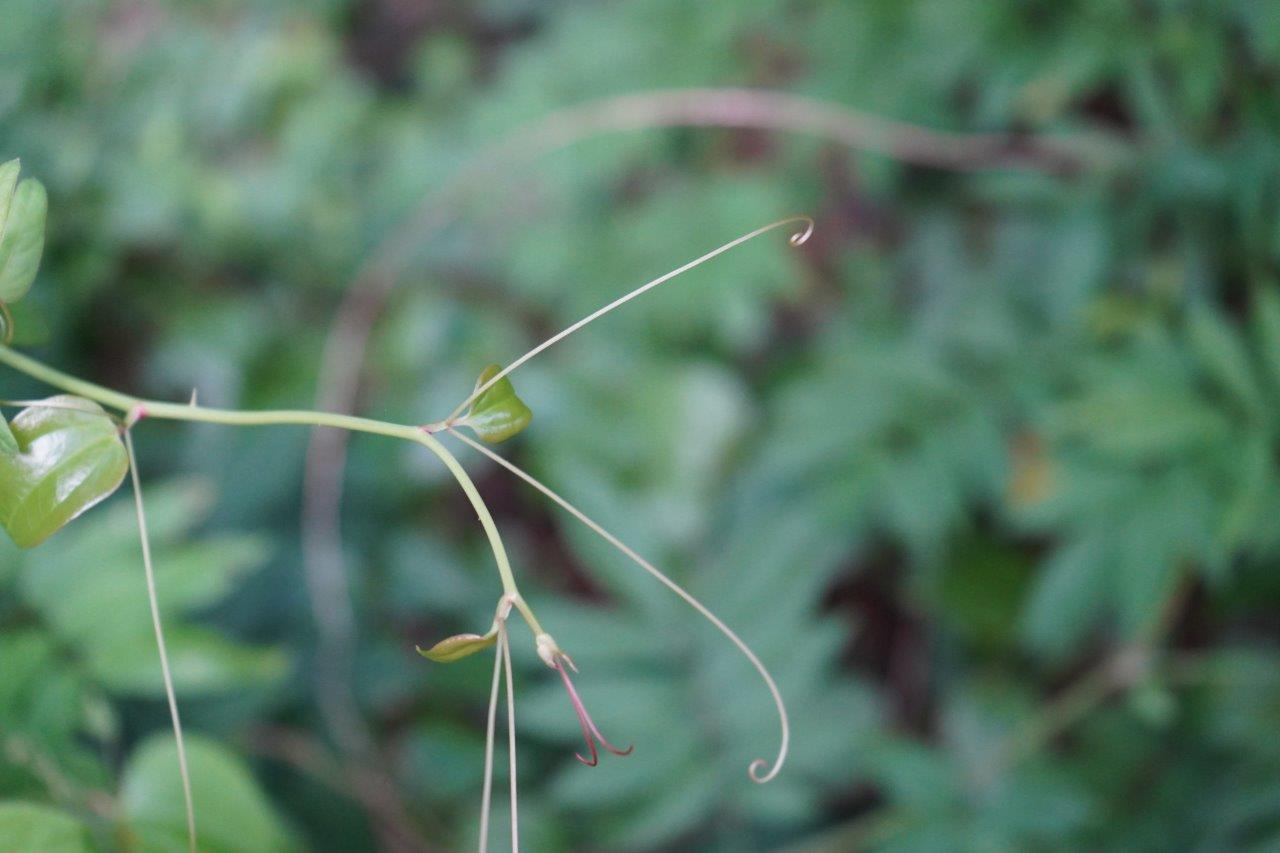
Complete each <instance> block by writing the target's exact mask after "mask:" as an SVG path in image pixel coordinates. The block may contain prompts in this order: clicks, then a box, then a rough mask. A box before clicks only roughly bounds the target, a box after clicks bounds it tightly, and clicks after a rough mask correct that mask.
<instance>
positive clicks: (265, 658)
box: [18, 480, 287, 696]
mask: <svg viewBox="0 0 1280 853" xmlns="http://www.w3.org/2000/svg"><path fill="white" fill-rule="evenodd" d="M213 501H214V494H213V492H212V490H211V489H210V488H209V485H208V484H207V483H205V482H203V481H199V480H187V481H176V482H167V483H158V484H156V485H155V486H154V487H151V488H148V490H147V502H148V505H149V506H148V509H150V510H151V512H150V513H149V515H150V518H149V519H148V520H149V522H150V524H149V527H150V533H151V545H152V553H153V554H154V557H155V572H156V587H157V593H158V596H159V605H160V613H161V615H162V616H163V618H164V620H165V624H166V626H167V633H168V639H169V658H170V664H171V666H172V668H173V677H174V681H175V682H176V683H177V685H178V688H179V690H180V692H182V693H183V694H189V695H194V694H197V693H202V694H208V693H216V692H222V691H229V690H240V691H241V692H242V693H243V692H244V691H246V690H248V689H249V688H252V687H255V686H258V685H261V684H265V683H268V682H270V681H273V680H275V679H276V678H278V677H279V676H280V675H281V674H282V673H283V671H284V670H285V669H286V667H287V660H286V659H285V657H284V652H283V650H282V649H280V648H275V647H270V646H265V647H264V646H256V645H247V644H245V643H242V642H240V641H238V640H235V639H233V638H232V637H229V636H226V635H223V634H220V633H214V632H213V631H211V630H209V629H207V628H203V627H198V626H196V625H193V624H191V622H190V616H189V614H190V613H191V611H193V610H197V609H206V608H208V607H210V606H213V605H216V604H217V603H218V602H220V601H223V600H224V599H225V598H226V597H227V595H229V594H230V593H232V592H233V591H234V590H235V589H236V588H237V586H238V585H239V584H240V583H241V582H242V581H243V580H244V578H245V577H246V576H247V575H248V574H249V573H250V572H252V571H254V570H256V569H257V568H259V567H260V566H261V565H262V564H263V562H265V561H266V559H267V557H268V556H269V554H270V548H269V542H268V541H267V540H265V539H263V538H262V537H259V536H249V535H243V534H222V535H216V534H204V535H201V536H199V537H198V538H196V539H192V538H191V537H190V531H191V529H192V528H193V527H195V526H196V525H198V524H199V523H200V522H201V521H203V520H204V519H205V518H207V516H208V514H209V511H210V509H211V508H212V506H213ZM86 566H92V571H85V567H86ZM18 578H19V582H18V591H19V593H20V596H21V600H22V601H23V602H24V603H25V604H26V605H28V606H29V607H31V608H32V609H33V610H34V611H35V612H37V613H39V614H40V617H41V620H42V623H43V624H45V625H47V626H49V627H51V628H52V629H54V630H55V631H56V632H57V635H58V638H59V640H60V641H61V642H62V643H63V644H64V645H65V646H68V647H74V648H78V649H83V650H84V651H83V652H82V654H81V655H79V656H78V661H79V662H80V664H81V665H82V666H83V668H84V671H85V672H86V673H87V674H88V675H89V676H91V677H92V678H93V679H94V681H95V682H97V683H98V684H100V685H102V686H103V687H105V688H107V689H108V690H110V691H112V692H113V693H120V694H127V695H146V696H151V695H154V696H163V692H164V691H163V684H162V682H161V679H160V669H159V667H158V666H157V665H156V648H155V638H154V636H153V634H152V628H151V615H150V608H149V606H148V604H147V597H146V595H145V594H144V587H143V586H142V566H141V555H140V553H139V544H138V522H137V518H136V516H135V514H134V509H133V506H132V503H131V502H130V501H117V502H115V503H114V504H113V505H112V506H110V507H106V508H104V509H103V510H102V511H100V512H96V513H94V514H93V516H92V517H90V518H85V519H82V520H81V521H79V522H77V523H76V525H75V526H74V527H73V528H72V529H70V530H68V531H66V532H65V533H63V534H62V535H60V536H58V537H56V538H55V539H53V540H52V541H50V542H49V543H48V544H46V545H45V546H44V547H42V548H41V549H40V551H39V553H38V556H37V557H34V558H33V559H30V560H28V561H27V562H26V564H25V565H24V566H23V567H22V570H21V572H20V573H19V575H18Z"/></svg>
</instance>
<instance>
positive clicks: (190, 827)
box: [122, 429, 196, 853]
mask: <svg viewBox="0 0 1280 853" xmlns="http://www.w3.org/2000/svg"><path fill="white" fill-rule="evenodd" d="M122 432H123V434H124V449H125V453H126V454H127V455H128V457H129V476H130V477H131V479H132V481H133V499H134V506H135V508H136V509H137V512H138V535H139V538H140V539H141V540H142V569H143V573H144V574H145V575H146V578H147V601H148V602H149V603H150V604H151V625H152V627H153V628H154V629H155V634H156V647H157V648H158V649H159V650H160V674H161V675H162V676H163V677H164V693H165V696H166V697H167V698H168V700H169V719H170V720H171V721H172V723H173V739H174V741H175V742H176V743H177V746H178V773H179V775H181V776H182V800H183V804H184V805H185V807H186V810H187V846H188V847H189V848H190V850H191V853H196V809H195V804H194V802H193V800H192V798H191V773H190V771H189V770H188V768H187V747H186V743H185V741H184V740H183V737H182V718H181V717H180V716H179V715H178V697H177V694H176V693H175V692H174V689H173V673H172V672H171V671H170V669H169V652H168V649H167V647H166V646H165V642H164V626H163V625H162V624H161V621H160V599H159V596H157V595H156V573H155V569H154V567H153V566H152V562H151V539H150V536H148V534H147V513H146V510H145V509H144V508H143V506H142V483H141V481H140V478H139V476H138V457H137V455H136V454H135V453H134V452H133V436H132V435H131V434H130V432H129V430H127V429H125V430H123V431H122Z"/></svg>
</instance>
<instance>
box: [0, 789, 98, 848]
mask: <svg viewBox="0 0 1280 853" xmlns="http://www.w3.org/2000/svg"><path fill="white" fill-rule="evenodd" d="M0 842H3V847H4V850H5V851H6V853H49V851H58V853H80V851H85V853H88V851H89V850H90V849H91V848H90V847H89V839H88V836H87V833H86V832H85V826H84V824H82V823H81V822H80V821H78V820H76V819H75V818H74V817H72V816H71V815H69V814H67V813H65V812H63V811H60V810H58V809H54V808H50V807H49V806H45V805H41V804H39V803H27V802H22V801H20V800H11V801H8V802H0Z"/></svg>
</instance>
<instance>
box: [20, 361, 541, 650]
mask: <svg viewBox="0 0 1280 853" xmlns="http://www.w3.org/2000/svg"><path fill="white" fill-rule="evenodd" d="M0 364H4V365H7V366H9V367H11V368H13V369H14V370H16V371H18V372H19V373H24V374H26V375H27V376H30V377H31V378H32V379H36V380H39V381H40V382H43V383H45V384H46V385H50V386H52V387H54V388H58V389H60V390H62V391H66V392H68V393H70V394H75V395H77V396H79V397H85V398H86V399H89V400H93V401H94V402H96V403H99V404H101V405H103V406H106V407H108V408H112V409H116V410H118V411H120V412H122V413H123V414H125V416H126V418H127V419H128V420H129V421H133V420H139V419H142V418H159V419H161V420H171V421H192V422H200V423H211V424H222V425H224V426H275V425H281V424H296V425H299V426H312V427H333V428H335V429H343V430H348V431H350V432H363V433H369V434H372V435H383V436H387V437H388V438H398V439H402V440H404V441H412V442H414V443H416V444H421V445H422V446H424V447H426V448H427V449H428V450H430V451H431V452H432V453H434V454H435V455H436V456H437V457H439V459H440V461H441V462H443V463H444V464H445V467H446V468H448V469H449V473H451V474H453V476H454V479H456V480H457V481H458V485H460V486H461V487H462V490H463V491H464V492H465V493H466V495H467V498H468V500H470V501H471V506H472V507H473V508H474V509H475V511H476V515H477V516H478V517H479V519H480V524H481V526H482V527H483V528H484V532H485V535H486V536H487V537H488V539H489V546H490V547H491V548H492V549H493V557H494V560H495V561H496V562H497V564H498V575H499V576H500V577H501V579H502V590H503V594H504V595H505V596H506V597H507V598H508V599H510V600H511V602H512V604H513V605H514V606H515V608H516V609H517V610H519V611H520V615H521V616H523V617H524V619H525V621H526V622H528V624H529V627H530V628H531V629H532V630H533V632H534V634H535V635H537V634H542V633H545V632H544V631H543V629H542V626H541V625H540V624H539V623H538V620H537V617H535V616H534V614H533V611H532V610H531V609H530V608H529V605H528V604H527V603H526V602H525V600H524V597H523V596H521V595H520V589H519V587H518V586H517V585H516V580H515V576H514V575H513V574H512V571H511V562H510V560H509V559H508V558H507V550H506V548H505V547H504V546H503V544H502V537H501V536H500V535H499V534H498V526H497V524H496V523H495V522H494V520H493V516H492V515H491V514H490V513H489V507H488V506H486V505H485V502H484V499H483V498H481V497H480V492H479V491H478V490H477V489H476V486H475V483H474V482H472V480H471V477H470V476H469V475H468V474H467V472H466V470H465V469H464V468H463V467H462V465H461V463H459V462H458V460H457V458H456V457H455V456H454V455H453V454H452V453H450V452H449V450H448V448H446V447H445V446H444V445H443V444H441V443H440V441H439V439H437V438H436V437H435V436H433V435H432V434H431V433H430V432H428V431H427V430H426V429H424V428H423V427H420V426H410V425H405V424H393V423H388V422H386V421H378V420H373V419H372V418H361V417H356V416H354V415H336V414H331V413H328V412H311V411H306V410H300V409H299V410H294V409H285V410H274V411H256V412H255V411H235V410H230V409H210V408H205V407H203V406H197V405H195V404H183V403H164V402H160V401H156V400H146V399H142V398H139V397H133V396H130V395H128V394H122V393H120V392H119V391H112V390H111V389H109V388H103V387H102V386H100V385H95V384H94V383H92V382H86V381H85V380H83V379H77V378H75V377H74V376H70V375H68V374H66V373H63V372H62V371H60V370H56V369H54V368H52V367H49V366H48V365H46V364H44V363H42V362H39V361H37V360H35V359H34V358H31V357H29V356H25V355H23V354H22V353H19V352H16V351H14V350H12V349H10V348H9V347H7V346H3V345H0Z"/></svg>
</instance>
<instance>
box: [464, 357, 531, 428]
mask: <svg viewBox="0 0 1280 853" xmlns="http://www.w3.org/2000/svg"><path fill="white" fill-rule="evenodd" d="M501 370H502V367H501V366H499V365H497V364H491V365H489V366H488V367H486V368H485V369H484V372H483V373H481V374H480V378H479V379H478V380H476V387H477V388H479V387H480V386H481V385H483V384H485V383H486V382H488V381H489V380H490V379H492V378H493V377H494V376H496V375H497V374H498V373H499V372H501ZM531 420H533V412H532V411H530V409H529V407H528V406H526V405H525V404H524V401H523V400H521V399H520V398H519V397H517V396H516V389H515V387H514V386H513V385H512V384H511V380H510V379H507V378H506V377H505V376H504V377H503V378H502V379H501V380H500V381H499V382H496V383H494V385H493V387H492V388H490V389H489V390H488V391H485V392H484V393H483V394H481V395H480V396H479V397H476V399H475V402H473V403H472V404H471V410H470V411H468V412H467V416H466V417H465V418H464V419H463V420H462V423H463V424H465V425H466V426H469V427H471V428H472V429H473V430H475V433H476V435H478V436H480V438H482V439H484V440H485V441H487V442H490V443H491V444H497V443H498V442H500V441H506V440H507V439H508V438H511V436H513V435H515V434H516V433H518V432H520V431H521V430H522V429H524V428H525V427H527V426H528V425H529V421H531Z"/></svg>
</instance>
